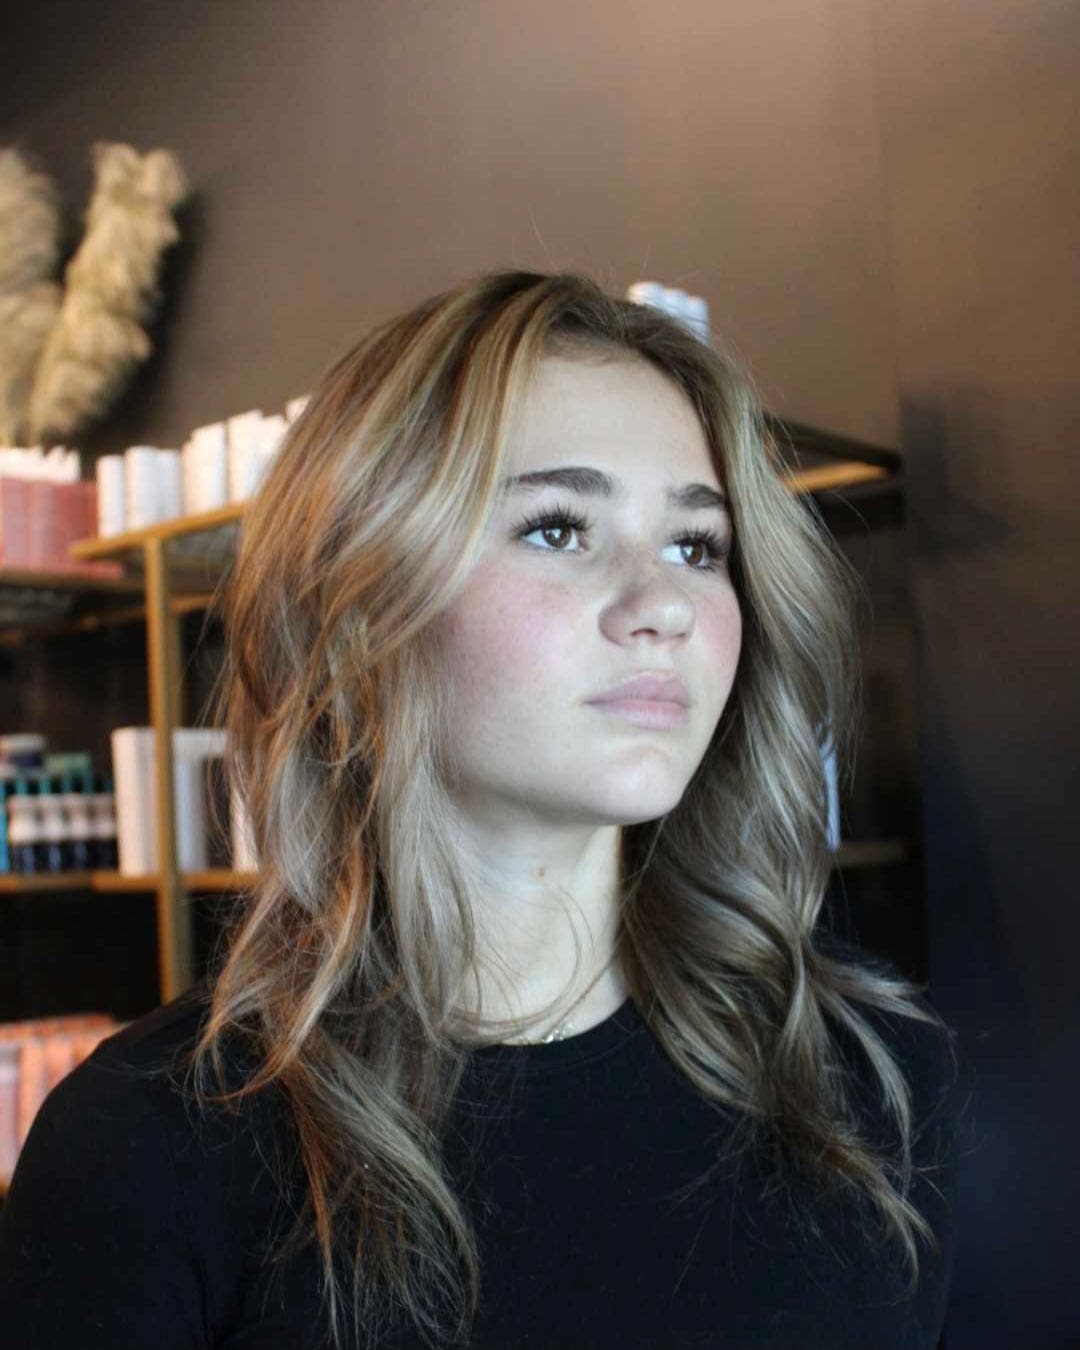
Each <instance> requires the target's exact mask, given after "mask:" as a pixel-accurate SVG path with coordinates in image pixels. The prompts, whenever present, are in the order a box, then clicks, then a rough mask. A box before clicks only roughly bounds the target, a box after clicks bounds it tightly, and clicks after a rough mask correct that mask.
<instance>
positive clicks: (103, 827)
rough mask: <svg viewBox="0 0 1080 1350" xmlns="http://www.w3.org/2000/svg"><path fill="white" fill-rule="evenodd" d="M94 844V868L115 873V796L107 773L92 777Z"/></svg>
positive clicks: (117, 861) (117, 851)
mask: <svg viewBox="0 0 1080 1350" xmlns="http://www.w3.org/2000/svg"><path fill="white" fill-rule="evenodd" d="M92 800H93V803H94V820H95V828H94V843H95V846H96V848H95V853H96V857H97V862H96V863H95V867H97V868H100V869H101V870H102V871H105V872H115V871H116V869H117V868H118V867H119V866H120V852H119V849H118V847H117V843H116V795H115V793H114V792H113V783H112V778H111V776H110V775H109V774H107V773H102V774H95V775H94V792H93V796H92Z"/></svg>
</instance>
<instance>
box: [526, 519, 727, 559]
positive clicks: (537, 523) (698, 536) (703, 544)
mask: <svg viewBox="0 0 1080 1350" xmlns="http://www.w3.org/2000/svg"><path fill="white" fill-rule="evenodd" d="M589 529H590V523H589V522H588V521H587V520H585V519H584V518H583V517H582V516H579V515H576V514H574V513H573V512H570V511H549V512H547V513H546V514H544V515H540V516H533V517H530V518H529V519H527V520H523V521H521V522H520V523H519V525H518V526H517V530H516V537H517V538H519V539H527V538H528V537H529V535H531V534H553V533H556V532H561V533H562V534H563V536H564V538H565V536H566V535H567V533H568V532H569V531H576V532H578V533H587V532H588V530H589ZM672 543H673V544H675V545H677V546H678V547H685V546H687V545H689V547H691V548H693V549H697V550H699V551H701V550H703V553H704V558H705V561H704V563H702V564H697V563H690V564H689V568H690V570H691V571H693V572H718V571H720V570H721V567H722V565H723V563H724V561H725V559H726V558H727V556H728V554H729V552H730V549H731V545H730V543H729V542H728V541H727V540H725V539H723V538H721V536H720V535H718V534H715V533H714V532H713V531H712V530H698V531H691V532H690V533H688V534H684V535H681V536H680V537H679V538H678V539H675V540H673V541H672ZM535 547H541V548H542V550H543V551H546V552H548V553H568V552H571V551H572V550H570V549H567V548H563V547H560V546H558V545H549V544H545V545H537V546H535ZM574 551H576V550H574Z"/></svg>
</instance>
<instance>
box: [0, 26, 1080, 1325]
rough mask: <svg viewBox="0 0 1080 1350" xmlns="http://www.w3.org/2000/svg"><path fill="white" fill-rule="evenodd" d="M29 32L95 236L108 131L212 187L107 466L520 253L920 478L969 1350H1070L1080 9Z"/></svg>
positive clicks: (921, 640)
mask: <svg viewBox="0 0 1080 1350" xmlns="http://www.w3.org/2000/svg"><path fill="white" fill-rule="evenodd" d="M25 10H26V12H19V14H18V17H17V18H15V17H11V18H9V19H8V20H7V22H6V29H7V34H6V36H7V37H8V38H9V39H10V40H11V41H12V43H14V44H17V45H18V47H19V48H20V52H19V59H20V71H19V73H18V74H17V75H16V77H15V80H14V81H13V82H8V83H6V84H5V85H4V86H3V88H0V136H2V138H3V140H5V141H16V142H18V143H19V144H21V145H23V147H24V148H25V149H27V150H29V151H31V152H33V153H34V154H36V155H38V156H39V157H40V159H41V160H42V162H43V164H44V165H45V166H46V167H47V168H48V169H49V170H50V171H51V172H53V174H54V175H55V176H56V177H57V179H58V180H59V182H60V183H61V186H62V187H63V189H64V191H65V193H66V196H67V200H68V201H69V203H70V204H71V206H72V208H73V210H74V209H75V208H76V207H77V206H79V205H81V203H82V202H83V201H84V200H85V195H86V192H87V189H88V186H89V160H88V150H89V145H90V142H91V141H92V140H94V139H98V138H105V139H122V140H130V141H132V142H134V143H135V144H137V145H139V146H140V148H144V149H146V148H150V147H151V146H155V145H166V146H169V147H171V148H173V149H175V150H177V151H178V152H179V154H180V155H181V157H182V158H183V161H184V163H185V165H186V167H187V169H188V172H189V173H190V176H191V179H192V181H193V184H194V186H195V189H196V195H195V196H194V198H193V200H192V202H191V203H190V205H189V206H188V207H187V208H186V210H185V212H184V218H183V225H184V229H185V242H184V244H183V245H182V246H181V247H180V248H179V249H177V250H176V251H175V253H174V255H173V257H172V258H171V259H170V263H169V269H168V272H167V276H166V284H167V287H168V292H169V299H168V303H167V307H166V310H165V313H164V315H163V318H162V321H161V324H160V326H159V334H158V336H159V350H158V353H157V354H156V356H155V357H154V359H153V361H152V363H151V365H150V367H149V368H148V369H147V370H145V371H144V372H143V375H142V376H141V377H140V379H139V381H138V382H137V384H136V386H135V387H134V389H133V390H132V391H131V393H130V395H129V396H128V397H127V398H126V400H125V402H124V404H123V406H122V407H121V408H120V409H119V410H118V411H117V414H116V415H115V416H114V417H113V418H112V419H111V420H110V422H109V423H108V425H107V426H104V427H102V428H101V429H100V430H99V431H98V432H97V433H96V434H95V435H94V436H92V437H88V438H86V440H85V442H84V444H85V445H86V446H87V448H89V449H94V450H101V449H105V448H109V449H118V448H123V446H125V445H126V444H129V443H132V442H134V441H136V440H138V441H147V440H149V441H151V442H153V443H157V444H160V445H170V444H171V445H178V444H179V443H180V441H181V440H182V439H183V437H185V436H186V435H187V433H188V432H189V431H190V429H191V428H192V427H193V426H195V425H198V424H200V423H202V422H207V421H211V420H214V419H216V418H219V417H222V416H226V415H229V414H231V413H234V412H238V411H242V410H243V409H245V408H249V407H257V406H261V407H263V408H264V409H266V410H270V409H272V408H275V407H278V406H280V404H281V403H282V402H283V400H284V399H285V398H287V397H289V396H291V395H293V394H296V393H300V392H303V391H304V390H305V389H307V388H308V387H310V384H311V382H312V381H313V380H314V379H315V377H316V376H317V375H318V374H319V373H320V372H321V371H322V369H323V368H324V367H325V366H326V365H327V364H328V363H329V361H330V360H331V359H332V358H333V357H335V356H336V355H337V354H338V353H339V352H340V351H341V350H342V349H343V348H344V347H345V346H346V345H348V344H349V343H350V342H351V341H353V340H354V339H355V337H356V336H357V335H358V334H359V332H361V331H362V330H363V329H365V328H366V327H368V326H369V325H371V324H372V323H374V322H376V321H378V320H380V319H381V318H383V317H385V316H386V315H388V314H389V313H392V312H394V311H396V310H398V309H400V308H402V307H404V306H405V305H406V304H408V303H410V302H411V301H413V300H416V299H418V298H420V297H421V296H423V295H425V294H427V293H429V292H431V291H433V290H435V289H437V288H440V287H442V286H445V285H449V284H452V283H453V282H454V281H456V280H458V279H460V278H461V277H463V276H464V275H467V274H469V273H472V272H475V271H478V270H480V269H483V268H487V267H492V266H498V265H503V264H505V265H517V266H530V267H538V268H542V269H554V268H561V267H575V268H582V269H584V270H587V271H590V272H592V273H593V274H594V275H595V276H597V277H598V279H600V280H601V281H602V282H604V283H605V284H607V285H608V286H610V287H611V288H612V289H615V290H618V291H622V290H624V289H625V287H626V286H627V285H628V284H629V283H630V282H631V281H634V280H638V279H646V278H654V279H659V280H662V281H664V282H665V283H666V284H668V285H680V286H683V287H684V288H686V289H688V290H692V291H696V292H698V293H700V294H703V295H704V296H705V297H706V298H707V299H708V301H709V303H710V307H711V312H712V319H713V323H714V326H715V328H716V329H717V331H718V332H719V333H721V334H723V335H724V336H725V337H726V338H727V339H728V340H729V341H731V342H733V343H734V345H735V346H736V348H737V350H739V351H740V352H741V353H742V355H743V356H744V357H745V358H746V360H747V361H748V362H749V364H750V366H751V368H752V369H753V370H754V372H755V374H756V376H757V379H758V382H759V387H760V390H761V393H762V397H763V399H764V401H765V403H766V405H767V406H768V407H769V408H770V409H771V410H772V411H773V412H775V413H777V414H779V415H781V416H783V415H788V416H791V417H795V418H798V419H799V420H802V421H806V422H810V423H814V424H817V425H819V426H822V427H827V428H830V429H832V430H836V431H841V432H848V433H850V434H853V435H857V436H862V437H865V438H866V439H869V440H874V441H878V442H882V443H887V444H894V445H898V446H899V447H900V448H901V449H903V450H904V451H905V452H906V453H907V455H908V457H909V463H910V470H909V479H910V482H909V496H908V512H909V528H908V530H907V532H905V533H901V532H897V531H895V530H894V531H892V532H887V533H886V534H885V535H883V536H882V537H881V539H880V540H879V541H877V542H875V541H874V539H872V538H870V539H868V538H863V539H862V540H861V541H858V542H856V543H855V544H854V545H853V547H854V548H855V549H856V550H857V551H859V553H860V559H861V563H862V564H863V565H865V566H866V567H867V569H868V574H869V576H870V580H871V585H872V587H873V589H874V592H875V597H876V600H877V602H878V603H879V606H880V607H879V623H880V630H881V631H880V633H879V638H880V640H881V641H882V642H884V643H885V644H886V646H887V648H888V652H889V655H888V664H889V666H890V669H891V670H892V672H893V680H892V683H891V684H889V683H888V681H887V680H886V681H885V683H884V685H883V686H882V692H881V696H880V698H879V699H878V701H877V702H876V704H875V705H874V707H875V708H876V710H877V712H876V715H877V716H878V717H879V719H881V720H884V718H885V716H886V715H887V714H888V712H889V709H890V707H891V706H895V717H896V718H897V719H899V721H900V722H901V723H903V724H905V725H906V724H907V723H908V722H909V721H910V722H911V723H912V739H913V740H914V739H915V738H916V737H917V741H918V746H919V749H920V759H919V762H918V765H917V768H916V775H917V777H918V780H919V782H918V789H919V791H921V793H922V807H923V811H922V826H923V843H924V846H925V877H924V878H921V880H920V886H916V887H914V888H913V898H912V913H911V915H910V927H911V928H912V929H915V928H917V927H919V926H920V925H921V923H922V915H921V913H915V912H914V911H915V910H916V909H917V908H918V895H917V894H916V892H917V891H918V890H919V889H921V883H922V882H923V881H924V882H925V888H926V893H927V901H928V903H927V910H926V921H927V924H928V934H929V968H930V974H931V980H932V991H933V993H934V996H935V998H936V1001H937V1002H938V1004H939V1006H941V1007H942V1009H943V1011H945V1012H946V1013H947V1015H948V1016H950V1017H951V1018H952V1019H953V1021H954V1022H955V1023H956V1024H957V1025H958V1027H959V1028H960V1029H961V1032H962V1034H963V1038H964V1041H963V1043H964V1047H965V1049H966V1051H967V1053H968V1054H969V1055H970V1056H972V1058H973V1059H974V1061H975V1062H976V1065H977V1068H978V1089H977V1095H976V1102H975V1119H974V1120H973V1125H972V1136H971V1140H970V1146H971V1149H972V1154H971V1157H970V1159H969V1160H968V1163H967V1166H966V1169H965V1178H964V1185H963V1194H962V1200H961V1208H962V1214H961V1248H960V1254H959V1257H958V1265H957V1272H956V1280H955V1287H954V1298H953V1309H952V1314H951V1320H950V1330H949V1341H948V1345H949V1350H963V1348H964V1347H970V1348H971V1350H975V1348H976V1347H978V1350H997V1348H998V1347H1000V1350H1017V1347H1024V1350H1064V1347H1066V1346H1069V1345H1073V1344H1075V1343H1076V1341H1075V1339H1074V1338H1075V1337H1077V1336H1080V1302H1078V1297H1080V1296H1078V1295H1077V1293H1076V1288H1075V1281H1073V1280H1072V1279H1071V1266H1072V1263H1073V1257H1072V1252H1071V1250H1069V1246H1068V1244H1067V1243H1066V1241H1065V1234H1066V1233H1068V1232H1069V1231H1070V1230H1072V1229H1074V1228H1075V1218H1074V1216H1075V1213H1076V1209H1077V1205H1078V1203H1080V1183H1078V1182H1077V1180H1076V1176H1075V1171H1076V1168H1075V1148H1074V1147H1073V1146H1072V1144H1071V1141H1070V1140H1067V1139H1066V1137H1065V1136H1066V1126H1065V1122H1066V1120H1068V1119H1070V1118H1071V1117H1072V1116H1073V1115H1075V1112H1076V1108H1077V1107H1078V1106H1080V1101H1078V1093H1077V1088H1076V1086H1075V1068H1076V1064H1077V1033H1076V1025H1077V992H1076V991H1077V979H1076V975H1075V956H1074V952H1075V950H1076V939H1077V938H1078V937H1080V920H1078V918H1077V913H1076V909H1075V908H1074V904H1075V901H1076V898H1077V889H1078V888H1077V884H1076V881H1075V879H1074V877H1075V863H1074V861H1073V856H1072V853H1071V849H1070V848H1069V840H1070V838H1071V833H1072V830H1073V829H1074V820H1075V807H1074V805H1073V802H1072V800H1071V799H1070V796H1069V794H1068V791H1067V789H1068V788H1069V787H1070V786H1073V787H1075V786H1076V782H1077V770H1076V765H1077V764H1078V763H1080V745H1078V741H1080V730H1078V725H1077V716H1076V712H1075V702H1074V698H1073V686H1074V682H1075V680H1074V674H1073V671H1074V669H1075V667H1076V657H1077V633H1078V632H1080V625H1078V624H1077V622H1076V617H1075V616H1076V610H1077V598H1078V595H1077V593H1078V589H1080V588H1078V576H1077V567H1076V561H1077V543H1076V533H1077V532H1076V521H1077V511H1078V505H1080V484H1078V470H1077V467H1076V466H1077V463H1078V459H1077V457H1076V455H1075V454H1074V453H1073V451H1072V448H1071V442H1070V434H1071V431H1072V428H1073V426H1075V424H1076V421H1077V419H1076V417H1075V415H1074V414H1075V413H1076V411H1077V406H1076V405H1077V403H1078V401H1080V400H1078V395H1077V393H1076V392H1075V389H1076V383H1075V379H1073V378H1070V377H1071V375H1072V372H1071V370H1069V369H1068V367H1069V366H1070V364H1072V363H1074V362H1075V360H1076V357H1077V354H1078V347H1080V342H1078V332H1077V328H1078V317H1077V309H1076V305H1075V298H1074V297H1075V294H1076V290H1077V287H1076V282H1077V280H1078V276H1077V273H1078V270H1080V268H1078V263H1077V258H1078V249H1077V221H1078V210H1077V207H1078V192H1080V189H1078V185H1077V175H1076V172H1075V162H1076V154H1077V146H1078V141H1080V130H1078V128H1080V119H1078V117H1077V113H1078V111H1080V109H1078V107H1077V104H1078V101H1080V100H1078V96H1077V93H1076V90H1077V88H1080V81H1078V80H1077V69H1076V67H1077V60H1076V54H1077V47H1078V43H1080V12H1078V10H1077V8H1076V7H1075V5H1070V4H1064V3H1056V4H1052V3H1047V4H1041V5H1032V4H1029V5H1016V4H1005V3H1003V2H1002V0H981V3H979V4H975V3H973V0H968V2H967V3H963V0H920V3H900V4H896V3H891V4H890V3H886V0H863V2H861V3H855V2H854V0H814V2H813V3H810V4H807V3H804V2H802V0H800V3H796V2H795V0H774V3H771V4H768V5H763V4H759V3H752V2H751V0H738V2H734V0H733V2H732V3H728V4H724V5H716V4H706V3H690V0H683V2H682V3H674V4H670V5H665V6H660V5H655V4H646V3H642V2H640V0H634V2H631V0H591V2H590V3H589V4H588V5H582V4H573V3H568V0H546V3H544V4H524V3H509V2H507V0H454V2H453V3H451V2H449V0H447V2H446V3H442V4H439V3H420V2H419V0H394V2H393V3H390V2H389V0H382V2H381V3H368V4H347V3H323V2H319V0H292V2H290V0H231V3H229V4H220V3H219V4H211V3H195V2H194V0H176V2H175V3H173V4H171V5H168V6H165V5H147V4H140V3H137V2H136V0H128V2H127V3H120V2H119V0H113V2H112V3H102V4H98V5H95V6H87V5H83V4H78V3H75V4H58V3H51V4H50V3H44V4H39V5H38V6H36V7H25ZM5 45H7V43H6V42H5ZM909 587H910V596H911V598H912V599H913V601H914V609H913V616H914V617H913V629H912V628H911V621H910V619H909V620H907V621H905V619H904V617H903V616H904V615H905V614H907V613H908V610H907V605H908V597H909ZM905 622H908V629H905V627H904V624H905ZM909 630H910V631H913V633H914V643H915V646H914V655H915V658H916V659H915V660H913V661H911V660H909V658H908V655H907V654H906V649H905V646H904V641H905V638H904V634H905V632H906V631H909ZM898 670H899V671H900V673H901V676H902V678H901V679H900V680H899V682H898V681H897V679H896V672H897V671H898ZM871 683H872V684H874V687H875V688H876V687H877V684H876V683H875V681H874V679H873V672H872V671H871ZM890 772H891V774H892V775H893V777H894V778H895V777H896V776H897V775H900V776H901V777H902V776H903V773H904V767H903V763H902V759H901V760H898V761H897V762H896V763H894V764H892V765H891V768H890ZM900 786H901V787H903V784H901V785H900ZM894 787H895V783H894ZM887 790H888V789H887V787H886V788H884V789H883V791H886V792H887ZM901 796H903V793H902V792H901ZM1070 1163H1071V1164H1072V1171H1071V1172H1069V1171H1068V1167H1069V1164H1070ZM1066 1263H1068V1264H1066Z"/></svg>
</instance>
